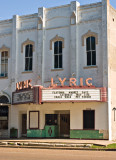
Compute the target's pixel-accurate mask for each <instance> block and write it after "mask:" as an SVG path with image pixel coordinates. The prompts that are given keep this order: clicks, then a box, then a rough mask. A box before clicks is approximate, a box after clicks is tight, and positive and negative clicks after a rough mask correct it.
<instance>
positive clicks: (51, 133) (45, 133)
mask: <svg viewBox="0 0 116 160" xmlns="http://www.w3.org/2000/svg"><path fill="white" fill-rule="evenodd" d="M58 136H59V133H58V126H45V128H44V129H42V130H39V129H28V130H27V137H28V138H29V137H35V138H36V137H38V138H45V137H48V138H49V137H51V138H52V137H54V138H55V137H58Z"/></svg>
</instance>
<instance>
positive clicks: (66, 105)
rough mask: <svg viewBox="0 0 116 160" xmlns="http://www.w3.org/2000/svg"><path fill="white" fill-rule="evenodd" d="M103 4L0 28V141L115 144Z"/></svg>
mask: <svg viewBox="0 0 116 160" xmlns="http://www.w3.org/2000/svg"><path fill="white" fill-rule="evenodd" d="M115 18H116V10H115V9H114V8H113V7H112V6H111V5H110V3H109V0H102V2H99V3H93V4H89V5H82V6H80V4H79V2H77V1H73V2H71V3H70V4H68V5H64V6H58V7H53V8H39V9H38V13H36V14H32V15H26V16H18V15H15V16H13V18H12V19H9V20H4V21H0V137H1V138H5V137H12V136H13V134H14V135H15V136H16V137H18V138H20V137H39V138H45V137H55V138H60V137H69V138H78V139H109V140H112V139H116V134H115V131H116V122H115V109H116V98H115V92H116V91H115V78H116V77H115V75H116V65H115V64H116V63H115V57H116V55H115V51H116V43H115V42H116V36H115V35H116V34H115V33H116V30H115V27H116V19H115Z"/></svg>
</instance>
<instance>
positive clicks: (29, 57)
mask: <svg viewBox="0 0 116 160" xmlns="http://www.w3.org/2000/svg"><path fill="white" fill-rule="evenodd" d="M32 66H33V45H32V44H28V45H26V46H25V71H32Z"/></svg>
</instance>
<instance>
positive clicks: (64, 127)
mask: <svg viewBox="0 0 116 160" xmlns="http://www.w3.org/2000/svg"><path fill="white" fill-rule="evenodd" d="M60 137H64V138H65V137H66V138H68V137H70V114H60Z"/></svg>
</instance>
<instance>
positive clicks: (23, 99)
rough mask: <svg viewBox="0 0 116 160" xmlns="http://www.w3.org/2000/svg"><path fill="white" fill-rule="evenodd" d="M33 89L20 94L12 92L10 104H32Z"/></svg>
mask: <svg viewBox="0 0 116 160" xmlns="http://www.w3.org/2000/svg"><path fill="white" fill-rule="evenodd" d="M33 99H34V97H33V89H30V90H23V91H20V92H14V93H13V98H12V103H13V104H19V103H31V102H33Z"/></svg>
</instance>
